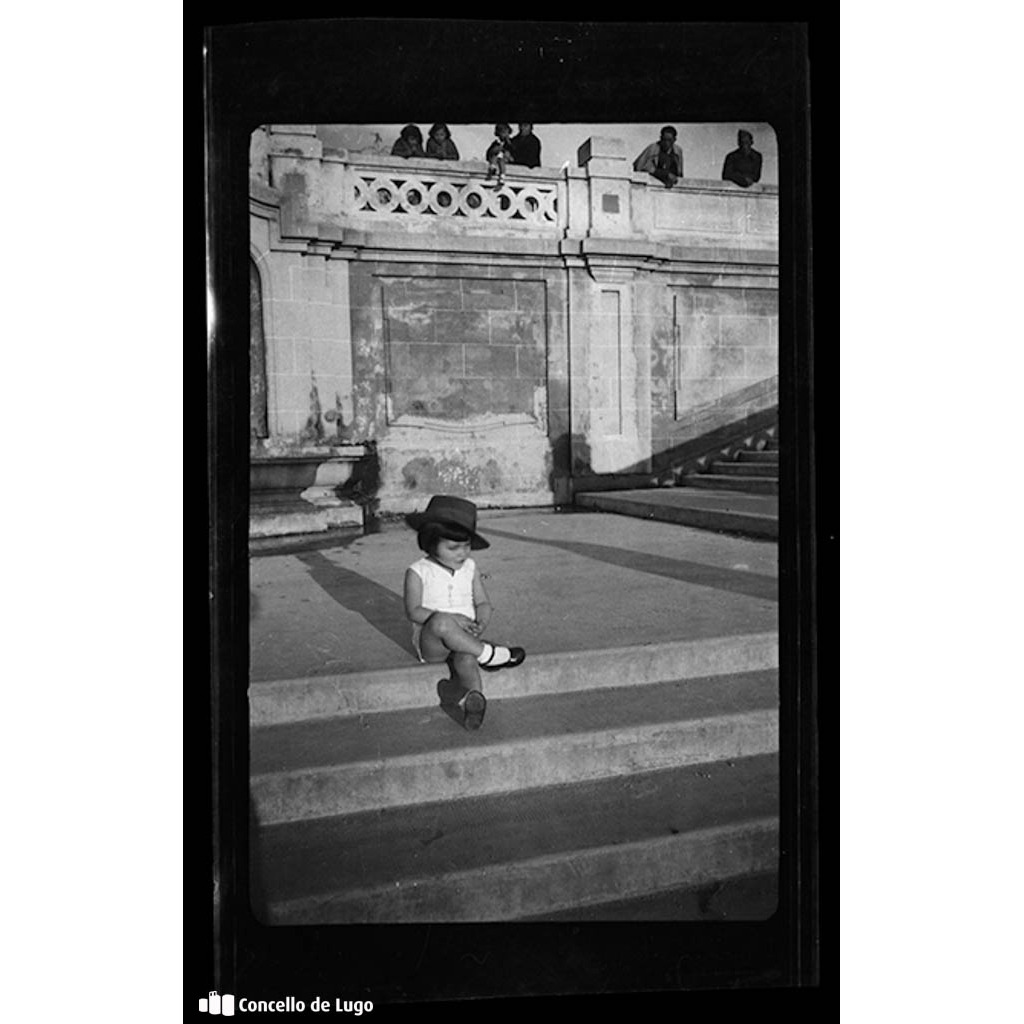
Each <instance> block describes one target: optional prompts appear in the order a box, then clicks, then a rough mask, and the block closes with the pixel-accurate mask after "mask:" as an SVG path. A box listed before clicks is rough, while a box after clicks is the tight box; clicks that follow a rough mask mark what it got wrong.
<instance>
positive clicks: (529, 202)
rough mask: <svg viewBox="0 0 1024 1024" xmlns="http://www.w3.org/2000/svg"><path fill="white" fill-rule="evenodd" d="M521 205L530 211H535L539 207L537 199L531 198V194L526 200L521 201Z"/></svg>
mask: <svg viewBox="0 0 1024 1024" xmlns="http://www.w3.org/2000/svg"><path fill="white" fill-rule="evenodd" d="M523 205H524V206H525V207H526V209H527V210H528V211H529V212H530V213H536V212H537V210H538V209H539V207H540V203H538V202H537V200H536V199H534V198H533V196H527V197H526V201H525V202H524V203H523Z"/></svg>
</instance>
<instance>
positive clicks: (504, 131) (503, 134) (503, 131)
mask: <svg viewBox="0 0 1024 1024" xmlns="http://www.w3.org/2000/svg"><path fill="white" fill-rule="evenodd" d="M511 137H512V129H511V128H506V127H504V126H502V127H501V128H499V129H498V138H499V139H501V140H503V141H504V140H505V139H509V138H511Z"/></svg>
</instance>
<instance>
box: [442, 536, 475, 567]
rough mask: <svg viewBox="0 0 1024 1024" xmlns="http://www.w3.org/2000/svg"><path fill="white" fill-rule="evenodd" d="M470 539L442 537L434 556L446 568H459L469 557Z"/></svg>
mask: <svg viewBox="0 0 1024 1024" xmlns="http://www.w3.org/2000/svg"><path fill="white" fill-rule="evenodd" d="M469 552H470V547H469V541H468V540H446V539H445V538H443V537H442V538H441V540H439V541H438V542H437V548H436V549H435V550H434V557H435V558H436V559H437V560H438V561H439V562H440V563H441V564H442V565H443V566H444V567H445V568H446V569H453V570H454V569H458V568H460V567H461V566H462V563H463V562H465V561H466V559H467V558H469Z"/></svg>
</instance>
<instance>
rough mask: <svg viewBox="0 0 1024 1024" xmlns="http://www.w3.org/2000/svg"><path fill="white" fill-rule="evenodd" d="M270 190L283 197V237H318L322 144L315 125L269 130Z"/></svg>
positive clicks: (270, 128) (275, 126)
mask: <svg viewBox="0 0 1024 1024" xmlns="http://www.w3.org/2000/svg"><path fill="white" fill-rule="evenodd" d="M267 140H268V148H269V162H270V186H271V188H274V189H277V190H278V191H279V192H281V193H282V202H281V233H282V234H283V235H285V236H289V235H291V236H296V235H298V236H304V235H307V234H312V235H313V237H315V236H316V231H315V229H313V228H311V225H314V224H315V223H316V222H317V221H318V220H319V219H320V216H319V208H320V206H321V198H320V197H321V188H320V179H321V173H320V172H321V163H322V158H323V143H322V142H321V141H320V139H319V138H317V134H316V125H313V124H291V125H279V124H272V125H268V126H267Z"/></svg>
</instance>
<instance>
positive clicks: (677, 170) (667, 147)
mask: <svg viewBox="0 0 1024 1024" xmlns="http://www.w3.org/2000/svg"><path fill="white" fill-rule="evenodd" d="M677 137H678V133H677V132H676V130H675V128H673V127H672V125H670V124H667V125H665V127H664V128H662V129H661V135H660V137H659V138H658V141H657V142H652V143H651V144H650V145H649V146H648V147H647V148H646V149H644V150H643V152H641V154H640V155H639V156H638V157H637V158H636V159H635V160H634V161H633V170H634V171H641V172H642V173H644V174H651V175H653V176H654V177H655V178H657V179H658V181H661V182H664V184H665V188H671V187H672V186H673V185H674V184H675V183H676V182H677V181H678V180H679V179H680V178H681V177H682V176H683V151H682V149H681V148H680V147H679V146H678V145H677V144H676V138H677Z"/></svg>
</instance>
